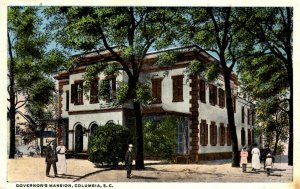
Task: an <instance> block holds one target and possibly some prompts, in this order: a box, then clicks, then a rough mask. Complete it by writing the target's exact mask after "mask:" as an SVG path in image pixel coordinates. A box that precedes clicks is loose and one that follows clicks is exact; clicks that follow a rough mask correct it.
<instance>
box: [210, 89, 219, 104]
mask: <svg viewBox="0 0 300 189" xmlns="http://www.w3.org/2000/svg"><path fill="white" fill-rule="evenodd" d="M217 100H218V99H217V87H216V86H214V85H211V84H210V85H209V102H210V104H211V105H213V106H214V105H216V104H217V103H218V101H217Z"/></svg>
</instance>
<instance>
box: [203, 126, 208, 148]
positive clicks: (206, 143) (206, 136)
mask: <svg viewBox="0 0 300 189" xmlns="http://www.w3.org/2000/svg"><path fill="white" fill-rule="evenodd" d="M204 124H205V127H204V128H205V145H208V124H206V123H204Z"/></svg>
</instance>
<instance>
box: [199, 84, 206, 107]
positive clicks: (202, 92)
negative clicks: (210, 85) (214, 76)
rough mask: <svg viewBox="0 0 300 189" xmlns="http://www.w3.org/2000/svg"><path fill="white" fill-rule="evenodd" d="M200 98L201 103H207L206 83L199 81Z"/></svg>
mask: <svg viewBox="0 0 300 189" xmlns="http://www.w3.org/2000/svg"><path fill="white" fill-rule="evenodd" d="M199 88H200V90H199V92H200V94H199V96H200V101H201V102H203V103H206V93H205V81H204V80H202V79H201V80H199Z"/></svg>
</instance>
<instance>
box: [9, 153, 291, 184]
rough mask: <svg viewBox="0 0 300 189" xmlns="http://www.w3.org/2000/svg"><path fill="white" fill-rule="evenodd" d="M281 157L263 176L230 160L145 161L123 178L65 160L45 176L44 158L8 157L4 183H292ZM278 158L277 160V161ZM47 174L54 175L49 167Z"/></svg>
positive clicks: (122, 174) (122, 172) (107, 170)
mask: <svg viewBox="0 0 300 189" xmlns="http://www.w3.org/2000/svg"><path fill="white" fill-rule="evenodd" d="M284 158H285V157H279V158H277V159H276V163H275V164H274V171H273V172H272V173H271V175H270V176H267V174H266V172H265V171H263V167H262V169H261V170H260V171H257V172H252V171H251V164H250V163H249V164H248V166H247V172H246V173H242V169H241V168H233V167H231V163H230V160H218V161H208V162H201V164H163V163H161V162H158V161H145V167H146V169H145V170H142V171H137V170H133V172H132V174H133V176H132V179H127V178H126V170H122V169H121V168H119V169H111V168H96V167H95V166H94V164H92V163H91V162H89V161H88V160H79V159H68V160H67V174H66V175H59V177H55V178H54V177H53V178H49V177H46V176H45V170H46V164H45V159H44V158H40V157H23V158H20V159H13V160H11V159H9V160H8V173H7V180H8V182H22V181H26V182H292V178H293V167H291V166H288V165H287V163H286V162H285V159H284ZM279 160H281V161H279ZM50 175H52V176H53V175H54V173H53V169H51V172H50Z"/></svg>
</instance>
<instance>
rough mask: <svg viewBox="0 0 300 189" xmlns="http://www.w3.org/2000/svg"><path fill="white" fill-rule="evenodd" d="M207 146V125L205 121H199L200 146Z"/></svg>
mask: <svg viewBox="0 0 300 189" xmlns="http://www.w3.org/2000/svg"><path fill="white" fill-rule="evenodd" d="M207 144H208V125H207V124H206V120H201V123H200V145H201V146H206V145H207Z"/></svg>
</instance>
